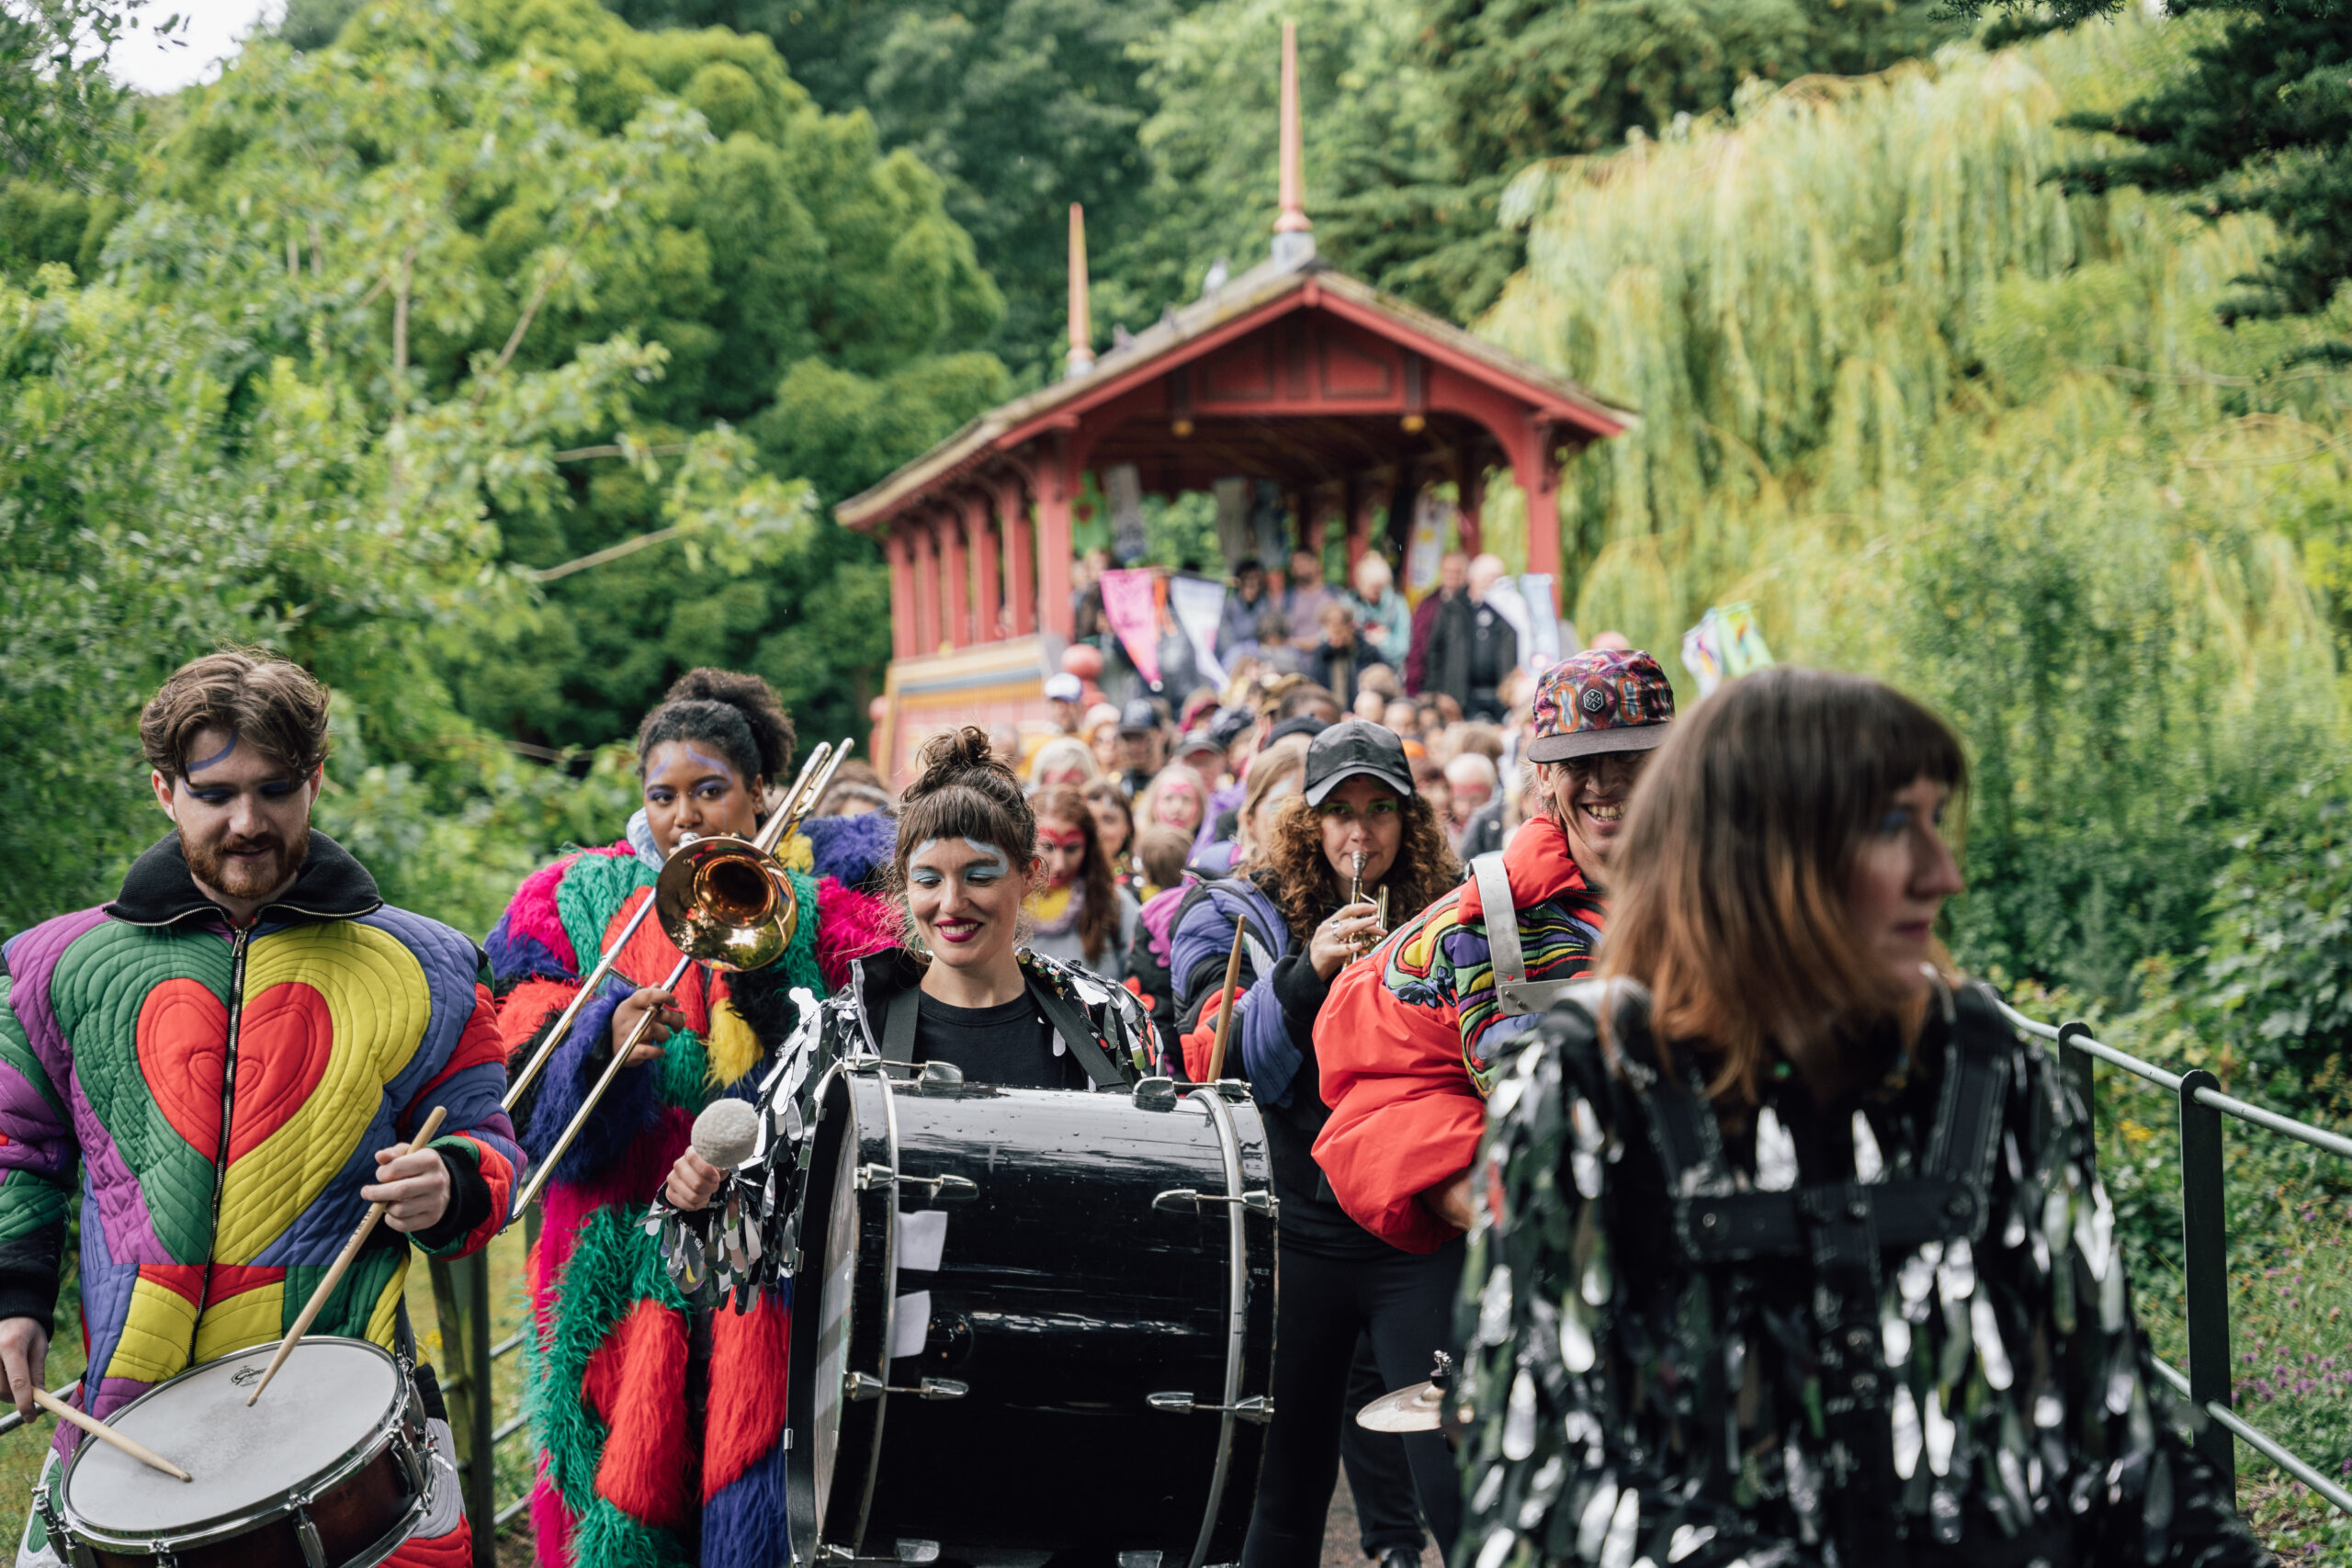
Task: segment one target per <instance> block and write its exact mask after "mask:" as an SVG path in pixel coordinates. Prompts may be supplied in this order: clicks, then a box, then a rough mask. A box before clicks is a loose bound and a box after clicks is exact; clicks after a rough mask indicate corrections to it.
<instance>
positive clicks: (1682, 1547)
mask: <svg viewBox="0 0 2352 1568" xmlns="http://www.w3.org/2000/svg"><path fill="white" fill-rule="evenodd" d="M1714 1539H1715V1527H1714V1526H1713V1525H1677V1526H1675V1527H1674V1540H1672V1541H1671V1542H1669V1543H1668V1546H1667V1549H1666V1560H1667V1561H1668V1562H1681V1561H1682V1560H1683V1559H1684V1558H1686V1557H1688V1556H1690V1555H1691V1553H1692V1552H1694V1551H1698V1550H1699V1549H1700V1548H1701V1547H1702V1546H1704V1545H1706V1544H1707V1543H1708V1542H1709V1541H1711V1540H1714Z"/></svg>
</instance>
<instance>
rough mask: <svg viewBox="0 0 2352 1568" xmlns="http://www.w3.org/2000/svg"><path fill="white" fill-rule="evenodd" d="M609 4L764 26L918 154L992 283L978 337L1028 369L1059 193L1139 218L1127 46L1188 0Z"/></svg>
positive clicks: (1131, 59) (1055, 360)
mask: <svg viewBox="0 0 2352 1568" xmlns="http://www.w3.org/2000/svg"><path fill="white" fill-rule="evenodd" d="M610 3H611V4H612V5H613V6H614V8H615V9H616V11H618V12H619V13H620V14H621V15H622V16H624V17H627V18H628V20H629V21H631V22H632V23H635V24H636V25H638V26H639V27H644V28H654V27H698V26H709V25H713V24H718V25H721V26H726V27H731V28H738V29H740V30H741V31H744V32H752V33H759V34H762V35H764V36H765V37H767V38H770V39H774V40H775V45H776V47H777V48H778V49H779V50H780V51H782V52H783V55H784V58H785V59H786V60H787V61H789V62H791V65H792V70H793V73H794V75H795V77H796V78H797V80H799V81H800V82H801V83H803V84H804V85H807V86H808V88H809V91H810V92H811V93H812V94H813V95H814V96H815V97H816V99H817V101H818V102H819V103H820V104H822V105H823V106H824V107H826V108H827V109H829V110H831V111H833V112H835V113H839V114H849V113H852V112H863V113H864V114H865V115H866V116H868V117H869V118H871V119H872V121H873V124H874V126H875V129H876V132H877V134H878V135H879V136H880V138H881V142H882V145H883V146H885V147H888V148H892V149H899V148H903V149H906V150H908V151H910V152H914V153H915V154H916V155H918V156H919V157H921V158H922V161H923V163H924V164H926V165H927V166H928V167H930V168H931V169H932V170H933V171H934V172H936V173H937V174H938V175H940V176H941V178H942V179H943V180H944V182H945V194H946V202H947V209H948V211H949V213H950V214H951V215H952V216H953V217H954V218H955V220H956V222H957V224H959V225H960V226H961V227H962V228H963V229H964V230H965V231H967V232H968V233H969V234H970V235H971V236H972V239H973V242H974V243H975V244H976V246H977V247H978V254H979V255H980V257H981V259H982V261H983V262H984V263H985V265H987V267H988V270H989V276H991V277H993V278H994V279H995V280H996V283H997V285H998V287H999V288H1001V289H1002V291H1003V294H1004V299H1005V315H1004V321H1003V325H1002V328H1001V332H1000V333H999V335H998V336H997V337H996V338H995V339H994V340H993V342H992V343H991V344H990V345H989V346H991V347H993V348H995V349H997V350H998V352H1000V353H1001V355H1003V356H1004V357H1005V358H1007V359H1008V360H1010V361H1011V362H1012V363H1013V364H1014V365H1015V366H1016V367H1018V368H1019V370H1020V372H1021V374H1022V375H1023V376H1024V377H1026V378H1031V379H1035V378H1037V377H1040V376H1043V375H1046V374H1048V373H1049V372H1050V371H1052V370H1053V369H1054V368H1056V367H1057V366H1058V364H1059V358H1060V352H1061V350H1060V344H1061V342H1062V332H1063V327H1062V323H1063V301H1064V298H1065V289H1066V279H1067V273H1068V268H1067V265H1066V259H1065V258H1066V255H1067V250H1066V245H1065V236H1066V233H1067V229H1068V220H1067V218H1066V216H1065V215H1066V214H1067V212H1068V210H1069V204H1070V203H1071V202H1073V201H1077V202H1082V203H1084V204H1085V206H1086V209H1087V213H1088V218H1089V224H1090V229H1091V232H1093V233H1094V234H1096V235H1099V236H1103V238H1104V239H1105V240H1107V241H1115V239H1116V238H1117V237H1118V236H1120V235H1123V234H1126V233H1130V232H1132V231H1135V230H1136V229H1137V228H1138V227H1140V226H1141V225H1142V224H1143V223H1144V222H1145V221H1147V220H1148V208H1146V206H1145V205H1144V195H1145V190H1146V187H1147V186H1148V185H1149V183H1150V169H1149V166H1148V164H1147V162H1146V160H1145V157H1144V154H1143V152H1142V150H1141V148H1140V147H1139V146H1138V145H1137V142H1136V130H1137V128H1138V127H1139V126H1140V125H1141V124H1142V123H1143V120H1144V118H1145V117H1146V116H1147V115H1148V114H1149V113H1150V112H1151V110H1152V107H1153V105H1152V103H1151V100H1150V98H1149V96H1148V94H1147V93H1146V92H1145V91H1144V90H1143V88H1142V87H1141V86H1140V85H1139V84H1138V80H1137V78H1138V76H1139V74H1140V71H1141V67H1140V64H1139V62H1138V61H1137V59H1136V51H1137V50H1138V49H1139V48H1141V47H1143V46H1144V45H1145V44H1146V43H1147V42H1148V40H1149V39H1151V38H1152V37H1153V35H1154V34H1155V33H1156V32H1157V31H1158V29H1159V28H1161V27H1163V26H1165V25H1166V24H1167V23H1168V22H1169V21H1170V20H1171V19H1172V18H1174V17H1179V16H1181V15H1182V13H1183V12H1184V10H1185V9H1187V8H1188V6H1189V5H1190V4H1191V3H1192V0H1123V3H1121V4H1105V3H1104V0H912V3H908V4H899V5H888V6H885V5H880V4H876V3H874V0H851V3H848V4H838V3H836V4H825V5H813V4H811V5H804V4H799V3H797V0H796V3H793V4H783V3H781V0H610Z"/></svg>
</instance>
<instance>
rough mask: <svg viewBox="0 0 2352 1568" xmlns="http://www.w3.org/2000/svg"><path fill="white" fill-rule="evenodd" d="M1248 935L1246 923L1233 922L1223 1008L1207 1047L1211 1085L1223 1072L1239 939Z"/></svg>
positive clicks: (1238, 971) (1238, 972) (1238, 973)
mask: <svg viewBox="0 0 2352 1568" xmlns="http://www.w3.org/2000/svg"><path fill="white" fill-rule="evenodd" d="M1249 934H1250V924H1249V922H1248V921H1246V920H1238V919H1237V920H1235V921H1234V922H1233V951H1232V952H1231V953H1227V955H1226V959H1225V1006H1223V1007H1222V1008H1219V1009H1218V1010H1217V1015H1216V1043H1215V1044H1212V1045H1211V1046H1210V1047H1209V1076H1208V1081H1209V1082H1211V1083H1215V1082H1216V1080H1217V1075H1218V1074H1220V1073H1222V1072H1224V1071H1225V1037H1226V1034H1227V1032H1228V1031H1230V1030H1231V1029H1232V1028H1233V1010H1234V1000H1235V998H1234V995H1233V984H1234V982H1235V981H1237V980H1238V979H1239V978H1241V939H1242V938H1243V937H1245V936H1247V935H1249Z"/></svg>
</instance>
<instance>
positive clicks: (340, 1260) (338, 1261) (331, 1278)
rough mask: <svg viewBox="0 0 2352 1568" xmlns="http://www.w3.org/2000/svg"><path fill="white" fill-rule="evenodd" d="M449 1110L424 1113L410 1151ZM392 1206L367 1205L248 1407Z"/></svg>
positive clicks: (425, 1139) (306, 1330)
mask: <svg viewBox="0 0 2352 1568" xmlns="http://www.w3.org/2000/svg"><path fill="white" fill-rule="evenodd" d="M448 1113H449V1108H448V1107H447V1106H446V1105H436V1106H435V1107H434V1108H433V1111H432V1113H431V1114H430V1115H428V1116H426V1117H425V1119H424V1126H422V1127H419V1128H418V1129H417V1130H416V1135H415V1136H414V1137H413V1138H411V1139H409V1141H408V1146H409V1152H410V1153H412V1154H413V1153H414V1152H415V1151H417V1150H418V1149H421V1148H423V1147H424V1146H425V1145H427V1144H430V1143H431V1142H432V1141H433V1135H434V1134H435V1133H438V1132H439V1131H440V1130H441V1119H442V1118H443V1117H445V1116H447V1115H448ZM389 1206H390V1205H388V1204H385V1203H380V1202H378V1203H370V1204H368V1213H367V1217H366V1218H364V1219H362V1220H361V1221H360V1222H359V1228H358V1229H357V1230H356V1231H353V1232H352V1233H351V1239H350V1240H349V1241H346V1242H345V1243H344V1244H343V1250H342V1251H341V1252H339V1253H337V1254H335V1259H334V1263H332V1264H330V1265H329V1266H328V1268H327V1272H326V1278H324V1279H322V1280H320V1281H319V1283H318V1287H317V1288H316V1289H315V1290H313V1291H312V1292H311V1299H310V1300H309V1301H307V1302H304V1303H302V1312H301V1315H300V1316H299V1317H297V1318H296V1319H295V1320H294V1326H293V1327H291V1328H289V1329H288V1330H287V1331H286V1337H285V1338H283V1339H281V1340H279V1341H278V1342H277V1354H276V1355H275V1356H272V1357H271V1358H270V1359H269V1365H268V1367H267V1368H266V1369H265V1370H264V1371H263V1372H262V1374H261V1382H257V1383H255V1384H254V1391H253V1393H251V1394H250V1395H248V1396H247V1397H246V1400H245V1408H246V1409H248V1410H251V1409H252V1408H253V1407H254V1404H256V1403H257V1402H258V1401H259V1400H260V1399H261V1395H262V1390H264V1389H266V1388H267V1387H268V1386H269V1380H270V1379H272V1378H274V1377H276V1376H277V1369H278V1368H280V1367H282V1366H284V1365H285V1364H286V1358H287V1357H288V1356H290V1355H292V1354H293V1353H294V1347H295V1346H297V1345H300V1343H301V1342H302V1336H303V1335H305V1334H307V1333H309V1332H310V1331H311V1324H312V1323H314V1322H316V1321H317V1320H318V1315H319V1309H320V1308H322V1307H323V1306H325V1305H326V1304H327V1298H328V1297H329V1296H331V1295H333V1294H334V1288H335V1287H336V1286H337V1285H339V1284H341V1283H343V1277H344V1275H345V1273H347V1272H349V1270H350V1269H351V1260H352V1259H353V1258H356V1257H358V1256H359V1248H360V1247H361V1245H362V1244H363V1243H365V1242H366V1241H367V1239H368V1235H369V1234H370V1233H371V1232H373V1231H374V1230H375V1228H376V1222H377V1221H378V1220H380V1219H382V1218H383V1217H384V1211H385V1210H386V1209H387V1208H388V1207H389Z"/></svg>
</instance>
